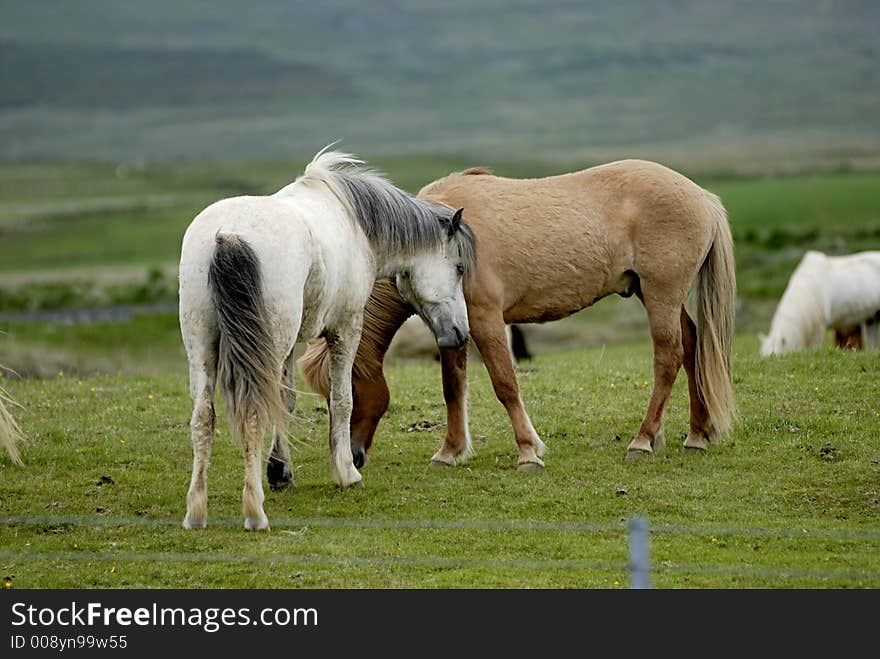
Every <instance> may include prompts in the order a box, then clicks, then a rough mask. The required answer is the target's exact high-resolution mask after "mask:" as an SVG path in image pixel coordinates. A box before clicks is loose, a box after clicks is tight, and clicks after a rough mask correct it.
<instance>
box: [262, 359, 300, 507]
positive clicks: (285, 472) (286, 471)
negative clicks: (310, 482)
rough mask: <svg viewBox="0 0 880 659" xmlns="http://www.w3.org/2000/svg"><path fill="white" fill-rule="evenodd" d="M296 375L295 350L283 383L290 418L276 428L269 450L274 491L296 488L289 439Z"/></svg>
mask: <svg viewBox="0 0 880 659" xmlns="http://www.w3.org/2000/svg"><path fill="white" fill-rule="evenodd" d="M295 375H296V365H295V363H294V357H293V350H291V351H290V353H289V354H288V355H287V358H286V359H285V360H284V372H283V375H282V381H281V399H282V400H283V401H284V407H285V408H286V409H287V412H288V416H287V417H285V418H284V419H283V420H282V421H280V422H279V424H278V425H277V426H276V427H275V433H274V435H273V438H272V448H271V449H270V450H269V462H268V464H267V465H266V478H267V479H268V480H269V487H270V488H272V489H273V490H284V489H287V488H293V487H296V484H295V483H294V481H293V472H291V470H290V440H289V439H288V437H289V427H288V424H289V422H290V418H291V417H292V416H293V411H294V408H295V407H296V387H295V384H296V383H295V381H294V380H295Z"/></svg>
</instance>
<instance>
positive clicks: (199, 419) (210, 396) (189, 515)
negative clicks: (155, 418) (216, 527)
mask: <svg viewBox="0 0 880 659" xmlns="http://www.w3.org/2000/svg"><path fill="white" fill-rule="evenodd" d="M216 373H217V355H216V353H214V352H213V351H212V350H210V349H207V348H206V349H205V351H204V352H202V351H194V352H193V354H191V355H190V368H189V381H190V384H189V387H190V395H191V397H192V400H193V412H192V418H191V420H190V433H191V435H192V443H193V468H192V478H191V479H190V484H189V491H188V492H187V495H186V517H184V519H183V526H184V528H187V529H201V528H204V527H205V526H206V525H207V524H208V461H209V459H210V457H211V441H212V439H213V436H214V421H215V416H214V383H215V380H216Z"/></svg>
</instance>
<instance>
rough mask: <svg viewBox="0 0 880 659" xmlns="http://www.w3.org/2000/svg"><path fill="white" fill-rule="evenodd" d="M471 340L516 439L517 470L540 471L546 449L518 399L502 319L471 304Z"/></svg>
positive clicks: (499, 311)
mask: <svg viewBox="0 0 880 659" xmlns="http://www.w3.org/2000/svg"><path fill="white" fill-rule="evenodd" d="M468 319H469V322H470V328H471V337H472V338H473V339H474V343H476V344H477V349H478V350H479V351H480V355H481V356H482V358H483V363H484V364H485V365H486V370H488V371H489V377H490V378H491V380H492V388H493V389H494V390H495V396H497V398H498V400H499V401H500V402H501V404H502V405H504V409H505V410H507V415H508V416H509V417H510V423H511V425H513V434H514V437H515V439H516V444H517V448H518V449H519V457H518V459H517V468H518V469H520V470H529V469H540V468H541V467H543V466H544V463H543V462H542V460H541V456H542V455H544V451H545V450H546V447H545V446H544V442H542V441H541V438H540V437H538V433H537V432H535V428H534V427H533V426H532V422H531V420H529V415H528V414H527V413H526V409H525V406H524V405H523V402H522V399H521V398H520V395H519V384H518V383H517V381H516V371H515V369H514V365H513V356H512V354H511V352H510V345H509V344H508V343H507V334H506V332H505V324H504V318H503V316H502V314H501V310H500V309H497V308H490V309H484V308H479V307H478V306H477V305H474V304H471V305H470V306H469V307H468Z"/></svg>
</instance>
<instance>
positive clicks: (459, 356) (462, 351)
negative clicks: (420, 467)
mask: <svg viewBox="0 0 880 659" xmlns="http://www.w3.org/2000/svg"><path fill="white" fill-rule="evenodd" d="M467 358H468V348H467V346H464V347H463V348H458V349H453V348H442V349H441V350H440V366H441V369H442V374H443V398H444V399H445V400H446V439H445V440H444V441H443V446H441V447H440V450H439V451H437V452H436V453H435V454H434V457H432V458H431V464H432V465H437V466H453V465H454V464H455V463H456V460H459V461H463V460H466V459H467V458H468V457H470V456H471V455H473V454H474V449H473V446H472V444H471V435H470V431H469V430H468V411H467Z"/></svg>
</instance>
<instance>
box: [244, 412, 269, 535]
mask: <svg viewBox="0 0 880 659" xmlns="http://www.w3.org/2000/svg"><path fill="white" fill-rule="evenodd" d="M241 449H242V451H243V452H244V489H243V490H242V493H241V499H242V511H243V512H244V528H245V529H247V530H248V531H268V530H269V518H268V517H266V513H265V512H263V501H264V500H265V498H266V497H265V494H264V493H263V433H261V432H260V428H259V424H258V423H257V419H256V417H251V418H250V419H248V421H247V423H246V424H245V431H244V437H242V438H241Z"/></svg>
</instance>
